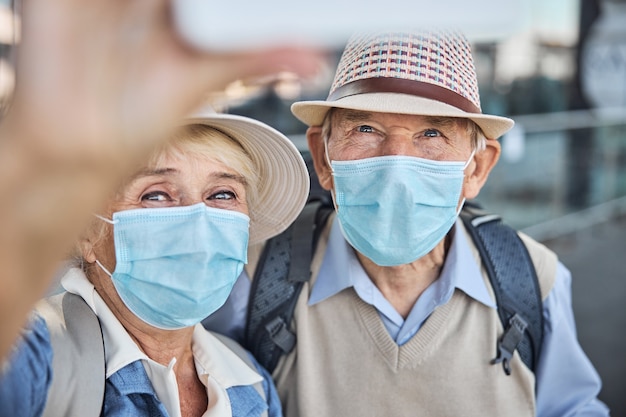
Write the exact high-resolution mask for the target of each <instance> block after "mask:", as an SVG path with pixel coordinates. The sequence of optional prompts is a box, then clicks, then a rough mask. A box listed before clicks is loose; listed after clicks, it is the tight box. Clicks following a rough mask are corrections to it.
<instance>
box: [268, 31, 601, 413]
mask: <svg viewBox="0 0 626 417" xmlns="http://www.w3.org/2000/svg"><path fill="white" fill-rule="evenodd" d="M292 112H293V113H294V115H295V116H296V117H297V118H298V119H300V120H302V121H303V122H304V123H306V124H307V125H309V126H310V127H309V129H308V131H307V139H308V145H309V148H310V151H311V154H312V157H313V162H314V166H315V171H316V173H317V175H318V177H319V180H320V184H321V185H322V187H323V188H324V189H326V190H330V191H331V193H332V197H333V204H334V206H335V211H336V215H334V216H330V220H328V222H327V223H326V226H325V229H324V230H323V232H322V233H321V237H320V239H319V241H318V244H317V248H316V252H315V254H314V257H313V262H312V265H311V270H312V277H311V280H310V281H309V282H307V283H305V284H304V286H303V288H302V291H301V293H300V296H299V299H298V302H297V305H296V307H295V314H294V319H293V321H292V323H291V327H292V328H293V330H294V331H295V333H296V336H297V344H296V348H295V349H294V350H293V351H292V352H291V353H289V354H288V355H285V356H284V357H283V358H282V359H281V360H280V362H279V363H278V367H277V368H276V369H275V371H274V373H273V376H274V377H275V380H276V383H277V387H278V390H279V393H280V395H281V399H282V402H283V406H284V408H285V410H284V411H285V414H286V415H287V416H290V417H293V416H328V417H336V416H346V417H348V416H415V415H427V416H498V417H501V416H535V415H537V416H541V417H546V416H555V417H556V416H572V415H608V410H607V408H606V406H605V405H604V404H603V403H602V402H600V401H599V400H598V399H597V398H596V396H597V394H598V392H599V390H600V387H601V383H600V379H599V377H598V375H597V373H596V371H595V370H594V368H593V366H592V365H591V363H590V361H589V360H588V358H587V357H586V356H585V354H584V352H583V351H582V349H581V347H580V345H579V343H578V341H577V339H576V330H575V324H574V318H573V313H572V309H571V303H570V298H571V295H570V281H571V277H570V273H569V272H568V270H567V269H566V268H565V267H564V266H563V265H562V264H560V263H559V262H558V261H557V259H556V256H555V255H554V254H553V253H551V252H550V251H549V250H548V249H546V248H545V247H544V246H542V245H540V244H538V243H537V242H534V241H532V240H531V239H529V238H528V237H526V236H523V242H524V244H525V246H526V248H527V249H528V252H529V254H530V256H531V258H532V261H533V264H534V266H535V269H536V271H537V275H538V279H539V284H540V288H541V298H542V299H543V317H544V337H543V342H542V344H541V346H540V354H539V355H538V356H539V360H538V363H537V366H536V368H535V372H533V371H532V370H530V369H529V368H528V367H526V366H525V365H524V363H522V360H521V359H520V356H519V355H518V354H517V353H516V354H514V355H513V357H512V358H511V362H510V364H509V365H510V368H511V373H510V375H507V373H505V372H503V370H502V367H501V366H499V365H494V364H492V363H491V362H492V359H493V358H494V356H495V353H494V351H495V349H494V348H495V346H496V345H497V344H498V340H499V339H500V338H501V336H502V332H503V327H502V324H501V323H500V321H499V318H498V313H497V305H496V301H495V300H494V296H493V290H492V288H491V286H490V284H489V281H488V279H487V277H486V272H485V269H484V264H483V261H482V260H481V258H480V255H479V254H478V251H477V249H476V247H475V245H474V243H473V241H472V239H471V238H470V237H469V236H468V233H467V230H466V228H465V226H464V225H463V223H462V222H461V221H460V220H458V219H457V218H458V215H459V212H460V211H461V207H462V206H463V204H464V201H465V200H466V199H472V198H474V197H476V196H477V195H478V193H479V192H480V190H481V188H482V186H483V185H484V184H485V181H486V180H487V177H488V175H489V173H490V171H491V170H492V169H493V167H494V165H495V164H496V162H497V161H498V158H499V156H500V144H499V143H498V142H497V138H499V137H500V136H501V135H502V134H504V133H505V132H506V131H507V130H509V129H510V128H511V127H512V126H513V121H512V120H510V119H507V118H504V117H498V116H491V115H485V114H482V112H481V109H480V99H479V94H478V85H477V81H476V74H475V69H474V64H473V59H472V54H471V50H470V46H469V43H468V41H467V40H466V39H465V38H464V37H463V36H462V35H460V34H458V33H448V32H439V31H424V32H416V33H407V34H404V33H385V34H375V35H364V36H356V37H354V38H352V39H351V40H350V41H349V42H348V45H347V47H346V49H345V51H344V54H343V56H342V58H341V60H340V62H339V65H338V69H337V72H336V75H335V79H334V82H333V84H332V86H331V89H330V94H329V96H328V99H327V100H326V101H304V102H297V103H295V104H294V105H293V107H292Z"/></svg>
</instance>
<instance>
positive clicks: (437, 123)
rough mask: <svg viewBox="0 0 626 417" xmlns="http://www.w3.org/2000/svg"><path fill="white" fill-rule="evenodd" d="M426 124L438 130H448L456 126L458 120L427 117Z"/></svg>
mask: <svg viewBox="0 0 626 417" xmlns="http://www.w3.org/2000/svg"><path fill="white" fill-rule="evenodd" d="M426 123H428V124H431V125H433V127H436V128H439V129H450V128H453V127H455V126H456V125H457V123H458V120H457V119H455V118H453V117H437V116H427V117H426Z"/></svg>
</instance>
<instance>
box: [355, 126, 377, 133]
mask: <svg viewBox="0 0 626 417" xmlns="http://www.w3.org/2000/svg"><path fill="white" fill-rule="evenodd" d="M357 129H358V131H359V132H360V133H372V132H374V128H373V127H372V126H368V125H363V126H359V127H358V128H357Z"/></svg>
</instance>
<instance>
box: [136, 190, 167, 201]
mask: <svg viewBox="0 0 626 417" xmlns="http://www.w3.org/2000/svg"><path fill="white" fill-rule="evenodd" d="M141 199H142V200H143V201H169V200H171V198H170V196H169V195H168V194H166V193H164V192H162V191H158V192H152V193H148V194H144V195H143V196H141Z"/></svg>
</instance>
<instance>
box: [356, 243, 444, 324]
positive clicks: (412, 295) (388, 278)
mask: <svg viewBox="0 0 626 417" xmlns="http://www.w3.org/2000/svg"><path fill="white" fill-rule="evenodd" d="M448 240H449V239H448V238H446V239H444V240H442V241H441V242H439V244H438V245H437V246H436V247H435V248H434V249H433V250H432V251H430V252H429V253H428V254H426V255H425V256H423V257H421V258H419V259H417V260H416V261H414V262H412V263H410V264H405V265H398V266H380V265H376V264H375V263H374V262H372V261H371V260H370V259H369V258H366V257H365V256H363V255H362V254H360V253H358V252H356V255H357V258H358V259H359V262H360V263H361V265H362V266H363V269H364V270H365V272H366V273H367V275H368V276H369V278H370V279H371V280H372V282H373V283H374V285H376V287H377V288H378V289H379V290H380V292H381V293H382V294H383V296H384V297H385V298H386V299H387V301H389V303H391V305H392V306H393V307H394V308H395V309H396V311H397V312H398V313H399V314H400V315H401V316H402V317H403V318H405V319H406V318H407V317H408V315H409V313H410V312H411V309H412V308H413V306H414V305H415V303H416V302H417V300H418V298H419V297H420V296H421V295H422V293H423V292H424V290H426V288H428V287H429V286H430V284H432V283H433V282H434V281H435V280H436V279H437V278H439V274H440V272H441V268H442V267H443V263H444V261H445V258H446V253H447V249H448V243H447V241H448Z"/></svg>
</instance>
